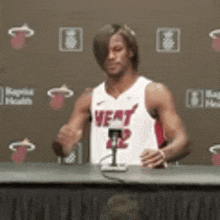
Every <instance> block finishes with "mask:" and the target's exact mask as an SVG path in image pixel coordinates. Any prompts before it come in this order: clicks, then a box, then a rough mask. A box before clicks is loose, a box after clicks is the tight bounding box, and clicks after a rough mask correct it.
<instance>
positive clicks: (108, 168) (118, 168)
mask: <svg viewBox="0 0 220 220" xmlns="http://www.w3.org/2000/svg"><path fill="white" fill-rule="evenodd" d="M127 170H128V167H127V166H126V164H124V163H121V164H117V166H112V165H111V164H102V165H101V171H104V172H126V171H127Z"/></svg>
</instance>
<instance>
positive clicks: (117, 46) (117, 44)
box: [103, 34, 130, 78]
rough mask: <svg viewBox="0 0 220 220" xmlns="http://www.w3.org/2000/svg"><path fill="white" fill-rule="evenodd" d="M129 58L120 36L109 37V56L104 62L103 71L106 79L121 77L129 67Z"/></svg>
mask: <svg viewBox="0 0 220 220" xmlns="http://www.w3.org/2000/svg"><path fill="white" fill-rule="evenodd" d="M129 62H130V61H129V56H128V50H127V47H126V44H125V42H124V40H123V37H122V36H121V35H120V34H115V35H113V36H111V38H110V40H109V54H108V56H107V58H106V60H105V62H104V66H103V67H104V71H105V73H106V74H107V76H108V77H111V78H112V77H113V78H118V77H120V76H122V75H123V74H124V73H125V71H126V70H127V68H128V66H129Z"/></svg>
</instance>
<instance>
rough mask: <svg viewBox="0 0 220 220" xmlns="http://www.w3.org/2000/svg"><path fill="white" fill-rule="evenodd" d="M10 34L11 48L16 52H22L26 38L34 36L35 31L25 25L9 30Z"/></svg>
mask: <svg viewBox="0 0 220 220" xmlns="http://www.w3.org/2000/svg"><path fill="white" fill-rule="evenodd" d="M8 34H9V35H11V36H12V39H11V46H12V47H13V48H14V49H16V50H21V49H22V48H23V47H24V44H25V40H26V38H27V37H31V36H33V35H34V30H32V29H30V28H29V27H28V25H27V24H24V25H23V26H22V27H14V28H11V29H10V30H8Z"/></svg>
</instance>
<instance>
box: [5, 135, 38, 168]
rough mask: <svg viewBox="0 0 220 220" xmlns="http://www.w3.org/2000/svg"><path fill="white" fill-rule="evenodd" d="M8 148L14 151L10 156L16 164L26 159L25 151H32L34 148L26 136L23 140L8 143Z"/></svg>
mask: <svg viewBox="0 0 220 220" xmlns="http://www.w3.org/2000/svg"><path fill="white" fill-rule="evenodd" d="M9 149H11V150H12V151H15V152H14V153H13V155H12V156H11V159H12V160H13V161H14V162H15V163H16V164H21V163H22V162H23V161H24V160H25V159H26V153H27V151H33V150H34V149H35V145H34V144H32V143H30V141H29V140H28V138H26V139H24V140H23V141H19V142H15V143H12V144H10V145H9Z"/></svg>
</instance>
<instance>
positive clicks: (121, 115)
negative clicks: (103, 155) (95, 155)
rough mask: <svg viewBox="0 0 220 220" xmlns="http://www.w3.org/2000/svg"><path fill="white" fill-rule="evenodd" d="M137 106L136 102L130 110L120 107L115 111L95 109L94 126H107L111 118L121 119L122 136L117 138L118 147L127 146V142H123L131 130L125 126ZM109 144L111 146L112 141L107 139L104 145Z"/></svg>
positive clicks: (108, 146)
mask: <svg viewBox="0 0 220 220" xmlns="http://www.w3.org/2000/svg"><path fill="white" fill-rule="evenodd" d="M137 107H138V104H136V105H134V106H133V108H132V109H130V110H120V109H119V110H116V111H112V110H96V111H95V123H96V126H98V127H101V126H103V127H109V125H110V121H112V120H113V119H118V120H121V121H123V133H122V138H121V139H119V142H118V148H127V147H128V144H127V143H125V142H126V140H128V138H129V137H130V136H131V130H130V129H128V128H125V127H126V126H129V125H130V122H131V117H132V115H133V114H134V113H135V111H136V109H137ZM111 146H112V142H111V140H110V139H109V140H108V141H107V143H106V147H107V148H110V147H111Z"/></svg>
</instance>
